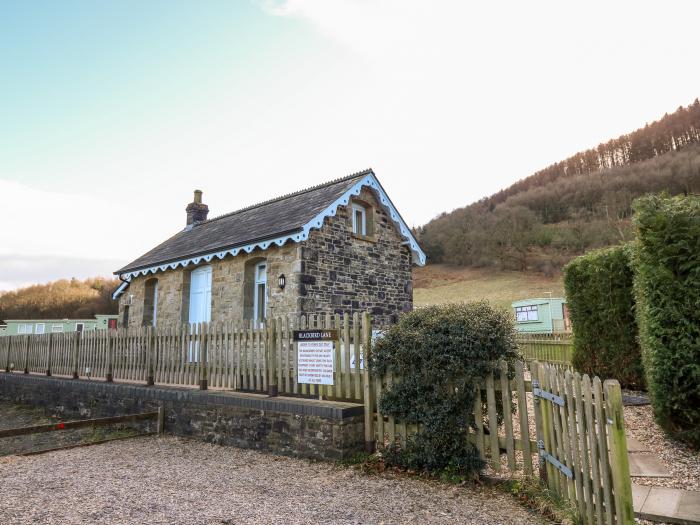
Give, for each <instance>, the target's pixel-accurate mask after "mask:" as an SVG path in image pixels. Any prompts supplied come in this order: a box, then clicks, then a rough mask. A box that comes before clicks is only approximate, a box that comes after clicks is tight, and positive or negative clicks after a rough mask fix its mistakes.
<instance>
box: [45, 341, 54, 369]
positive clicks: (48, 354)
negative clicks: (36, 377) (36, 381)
mask: <svg viewBox="0 0 700 525" xmlns="http://www.w3.org/2000/svg"><path fill="white" fill-rule="evenodd" d="M52 351H53V334H52V333H50V332H49V346H48V348H47V349H46V375H47V376H50V375H51V352H52Z"/></svg>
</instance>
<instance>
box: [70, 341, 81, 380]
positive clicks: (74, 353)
mask: <svg viewBox="0 0 700 525" xmlns="http://www.w3.org/2000/svg"><path fill="white" fill-rule="evenodd" d="M80 336H81V332H78V331H77V330H76V332H75V341H74V343H73V351H72V361H73V362H72V363H71V368H72V369H73V379H78V377H79V375H78V345H80Z"/></svg>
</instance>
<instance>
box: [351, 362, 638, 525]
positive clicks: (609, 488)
mask: <svg viewBox="0 0 700 525" xmlns="http://www.w3.org/2000/svg"><path fill="white" fill-rule="evenodd" d="M505 367H506V364H505V362H501V363H500V364H499V368H500V371H501V373H500V374H490V375H489V376H488V377H487V378H486V380H485V381H484V383H483V384H482V385H480V386H479V387H477V388H476V391H477V396H476V401H475V403H474V407H473V409H472V411H471V414H469V416H472V415H473V417H474V421H475V425H474V426H475V428H472V429H470V439H471V440H472V442H473V443H474V444H475V445H476V447H477V449H478V450H479V453H480V454H481V457H482V458H483V459H485V460H486V461H487V462H488V464H489V466H490V467H491V468H492V469H493V470H494V471H496V472H500V471H503V470H505V471H510V472H511V473H521V474H524V475H527V476H532V475H535V474H539V475H540V477H542V478H543V479H544V480H546V483H547V485H548V487H549V489H550V490H551V491H552V492H554V493H555V494H557V495H559V496H561V497H562V498H566V499H570V500H571V501H573V502H575V504H576V505H577V507H578V510H579V513H580V515H581V517H582V518H583V521H584V523H586V524H597V525H605V524H615V523H619V524H625V525H627V524H632V523H634V516H633V510H632V485H631V479H630V473H629V464H628V458H627V445H626V438H625V432H624V423H623V419H622V396H621V391H620V385H619V383H618V382H617V381H614V380H613V381H611V380H609V381H605V383H602V382H601V381H600V379H599V378H598V377H594V378H593V380H591V379H590V378H589V377H588V376H587V375H584V376H581V375H579V374H578V373H572V372H571V371H570V370H566V371H562V369H561V368H560V367H558V366H556V365H551V364H547V363H539V362H532V363H530V364H529V368H530V371H528V370H527V368H526V367H525V366H524V364H523V363H517V364H516V366H515V377H514V378H513V379H512V380H509V379H508V378H507V375H506V373H505V372H506V368H505ZM400 380H401V379H400V378H398V377H393V376H392V375H391V374H387V375H386V376H385V377H383V378H379V377H373V380H372V389H371V395H369V396H367V398H366V401H365V413H366V414H373V416H372V417H371V418H369V419H368V418H366V419H365V432H366V439H368V438H369V439H372V440H374V441H375V442H376V446H377V447H378V448H379V449H382V448H385V447H388V446H389V445H391V444H394V445H396V446H399V447H400V446H402V445H405V444H406V442H407V440H408V439H410V437H411V435H412V434H414V433H415V432H417V431H418V430H419V428H418V427H417V426H415V425H407V424H406V423H405V422H401V421H396V420H395V419H394V418H393V417H391V416H386V415H383V414H381V413H379V412H378V410H377V401H378V400H379V399H380V398H381V395H382V392H384V391H385V390H386V389H388V388H391V385H392V384H393V383H394V382H396V381H400ZM535 393H537V395H534V394H535ZM552 396H554V397H552ZM498 398H500V401H501V403H502V406H503V407H504V409H503V413H504V414H505V417H504V418H503V422H502V424H501V425H499V424H498V418H497V399H498ZM559 403H561V404H559ZM468 419H469V418H468ZM368 427H369V428H368Z"/></svg>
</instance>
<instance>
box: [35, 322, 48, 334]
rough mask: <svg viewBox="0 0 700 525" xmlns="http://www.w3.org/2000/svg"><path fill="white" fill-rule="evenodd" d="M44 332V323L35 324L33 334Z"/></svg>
mask: <svg viewBox="0 0 700 525" xmlns="http://www.w3.org/2000/svg"><path fill="white" fill-rule="evenodd" d="M45 331H46V326H44V323H37V324H36V330H34V333H35V334H43V333H44V332H45Z"/></svg>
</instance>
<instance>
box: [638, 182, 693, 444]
mask: <svg viewBox="0 0 700 525" xmlns="http://www.w3.org/2000/svg"><path fill="white" fill-rule="evenodd" d="M634 208H635V212H636V215H635V227H636V230H637V245H636V249H635V253H634V259H633V265H634V269H635V293H636V299H637V319H638V322H639V327H640V340H641V343H642V355H643V359H644V366H645V370H646V375H647V382H648V384H649V391H650V393H651V400H652V405H653V408H654V415H655V417H656V419H657V421H658V422H659V423H660V424H661V425H662V426H663V427H664V428H666V429H667V430H668V431H669V432H671V433H673V434H674V435H676V436H677V437H679V438H680V439H683V440H686V441H688V442H690V443H692V444H694V445H695V446H700V197H698V196H689V197H674V198H670V197H665V196H658V195H653V196H649V197H645V198H642V199H639V200H638V201H636V202H635V205H634Z"/></svg>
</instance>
